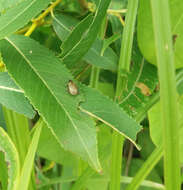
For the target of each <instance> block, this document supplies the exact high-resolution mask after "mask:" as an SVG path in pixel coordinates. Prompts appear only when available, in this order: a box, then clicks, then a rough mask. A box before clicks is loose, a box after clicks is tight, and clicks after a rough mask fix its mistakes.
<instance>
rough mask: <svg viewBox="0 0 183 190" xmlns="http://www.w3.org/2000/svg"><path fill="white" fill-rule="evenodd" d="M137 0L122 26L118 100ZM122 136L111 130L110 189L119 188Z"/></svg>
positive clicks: (127, 67) (124, 80) (127, 66)
mask: <svg viewBox="0 0 183 190" xmlns="http://www.w3.org/2000/svg"><path fill="white" fill-rule="evenodd" d="M137 8H138V0H129V1H128V8H127V9H128V11H127V15H126V24H125V27H124V32H123V37H122V39H123V40H122V42H121V51H120V59H119V64H118V74H117V85H116V95H115V100H116V101H118V102H119V101H120V99H121V96H122V93H123V91H124V90H125V88H126V84H127V74H128V72H129V70H130V59H131V51H132V43H133V33H134V28H135V21H136V14H137ZM123 143H124V137H122V136H121V135H120V134H118V133H117V132H115V131H113V137H112V162H111V183H110V190H120V178H121V168H122V150H123Z"/></svg>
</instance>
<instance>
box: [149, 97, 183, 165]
mask: <svg viewBox="0 0 183 190" xmlns="http://www.w3.org/2000/svg"><path fill="white" fill-rule="evenodd" d="M182 110H183V95H181V96H180V97H179V98H178V112H179V135H180V144H179V145H180V160H181V163H183V151H182V150H183V138H181V137H182V135H183V122H182V121H183V116H182ZM159 113H160V102H158V103H157V104H155V105H154V106H153V107H152V108H151V110H150V111H149V112H148V118H149V124H150V135H151V138H152V141H153V143H154V144H155V145H156V146H158V147H159V146H160V145H161V144H162V143H163V141H162V140H163V134H162V130H163V129H162V128H161V127H160V126H161V125H160V123H161V122H160V114H159Z"/></svg>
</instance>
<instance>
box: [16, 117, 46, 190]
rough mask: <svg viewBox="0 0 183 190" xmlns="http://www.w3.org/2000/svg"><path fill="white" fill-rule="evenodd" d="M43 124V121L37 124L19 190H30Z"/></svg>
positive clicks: (23, 168)
mask: <svg viewBox="0 0 183 190" xmlns="http://www.w3.org/2000/svg"><path fill="white" fill-rule="evenodd" d="M42 123H43V121H42V120H39V123H37V125H36V129H35V132H34V135H33V137H32V141H31V143H30V145H29V149H28V152H27V155H26V157H25V161H24V164H23V167H22V169H21V174H20V184H19V188H18V189H19V190H27V189H28V186H29V181H30V177H31V173H32V169H33V165H34V158H35V153H36V150H37V145H38V141H39V137H40V133H41V129H42Z"/></svg>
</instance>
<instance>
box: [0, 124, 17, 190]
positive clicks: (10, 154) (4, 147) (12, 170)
mask: <svg viewBox="0 0 183 190" xmlns="http://www.w3.org/2000/svg"><path fill="white" fill-rule="evenodd" d="M0 151H3V152H4V154H5V160H6V162H7V163H8V189H7V190H17V187H18V183H19V172H20V164H19V157H18V152H17V150H16V148H15V145H14V144H13V142H12V141H11V139H10V137H9V136H8V134H7V133H6V132H5V131H4V129H3V128H1V127H0Z"/></svg>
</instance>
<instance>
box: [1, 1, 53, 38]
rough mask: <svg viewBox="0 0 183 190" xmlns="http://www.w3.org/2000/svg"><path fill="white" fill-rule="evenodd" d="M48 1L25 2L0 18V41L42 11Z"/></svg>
mask: <svg viewBox="0 0 183 190" xmlns="http://www.w3.org/2000/svg"><path fill="white" fill-rule="evenodd" d="M49 3H50V0H39V1H37V0H26V1H23V2H21V3H19V4H18V5H17V6H15V7H13V8H11V9H9V10H8V11H7V12H6V13H5V14H3V15H1V16H0V23H1V24H0V39H2V38H4V37H5V36H8V35H10V34H12V33H13V32H15V31H17V30H18V29H20V28H21V27H23V26H24V25H25V24H27V23H28V22H29V21H30V20H31V19H33V17H34V16H36V15H37V14H38V13H39V12H40V11H42V10H43V9H44V8H45V7H46V6H47V5H48V4H49Z"/></svg>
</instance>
